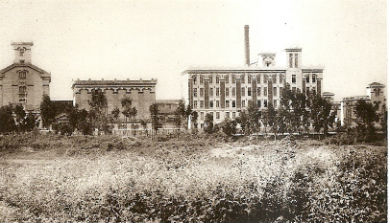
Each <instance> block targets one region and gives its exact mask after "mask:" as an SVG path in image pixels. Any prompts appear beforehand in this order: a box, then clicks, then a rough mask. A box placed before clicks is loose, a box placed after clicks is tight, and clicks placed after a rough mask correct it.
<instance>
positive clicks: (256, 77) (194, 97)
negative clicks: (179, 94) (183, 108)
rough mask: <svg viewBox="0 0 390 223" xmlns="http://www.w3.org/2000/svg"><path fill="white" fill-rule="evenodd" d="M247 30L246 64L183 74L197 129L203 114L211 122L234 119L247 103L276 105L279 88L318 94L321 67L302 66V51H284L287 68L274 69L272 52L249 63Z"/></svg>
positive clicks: (199, 126) (299, 49)
mask: <svg viewBox="0 0 390 223" xmlns="http://www.w3.org/2000/svg"><path fill="white" fill-rule="evenodd" d="M248 35H249V28H248V27H247V26H246V27H245V55H246V59H245V61H246V65H245V66H242V67H238V68H205V67H200V68H191V69H188V70H185V71H184V72H183V74H184V77H185V79H187V80H188V88H187V89H186V91H188V98H187V99H186V102H187V103H189V104H190V105H191V106H192V108H193V110H194V111H196V112H197V113H198V128H202V127H203V123H204V119H205V116H206V114H208V113H211V114H212V115H213V119H214V122H215V123H220V122H222V121H223V120H224V119H225V118H230V119H234V118H236V117H238V116H239V113H240V111H242V110H245V109H246V108H247V106H248V104H249V103H251V102H254V103H255V104H256V105H257V107H258V108H259V109H267V108H268V106H269V105H270V104H272V105H273V106H274V107H276V108H277V107H278V106H279V105H280V98H281V93H282V89H283V88H284V87H285V86H286V84H288V85H289V86H290V87H291V88H292V90H296V91H301V92H304V93H306V94H309V93H313V92H315V93H318V94H321V92H322V76H323V68H321V67H304V66H302V49H301V48H288V49H286V50H285V52H286V58H287V64H288V66H287V67H277V66H275V54H274V53H261V54H259V59H258V61H257V63H252V64H251V63H250V61H249V36H248Z"/></svg>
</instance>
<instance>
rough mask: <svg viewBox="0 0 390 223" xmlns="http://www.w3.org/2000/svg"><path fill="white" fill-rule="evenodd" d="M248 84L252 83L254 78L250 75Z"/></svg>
mask: <svg viewBox="0 0 390 223" xmlns="http://www.w3.org/2000/svg"><path fill="white" fill-rule="evenodd" d="M248 83H252V76H251V75H249V74H248Z"/></svg>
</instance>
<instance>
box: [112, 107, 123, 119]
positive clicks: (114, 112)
mask: <svg viewBox="0 0 390 223" xmlns="http://www.w3.org/2000/svg"><path fill="white" fill-rule="evenodd" d="M120 113H121V112H120V110H119V108H118V107H116V108H114V109H113V110H112V111H111V114H112V117H113V118H114V120H118V118H119V114H120Z"/></svg>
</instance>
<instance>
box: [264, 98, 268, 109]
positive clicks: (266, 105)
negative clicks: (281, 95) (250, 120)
mask: <svg viewBox="0 0 390 223" xmlns="http://www.w3.org/2000/svg"><path fill="white" fill-rule="evenodd" d="M267 107H268V103H267V99H265V100H264V108H267Z"/></svg>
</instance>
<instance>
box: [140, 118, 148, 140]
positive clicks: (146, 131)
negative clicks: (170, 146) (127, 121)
mask: <svg viewBox="0 0 390 223" xmlns="http://www.w3.org/2000/svg"><path fill="white" fill-rule="evenodd" d="M141 125H142V128H143V129H144V131H145V135H147V136H148V135H149V134H148V130H147V127H148V121H147V120H145V119H141Z"/></svg>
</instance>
